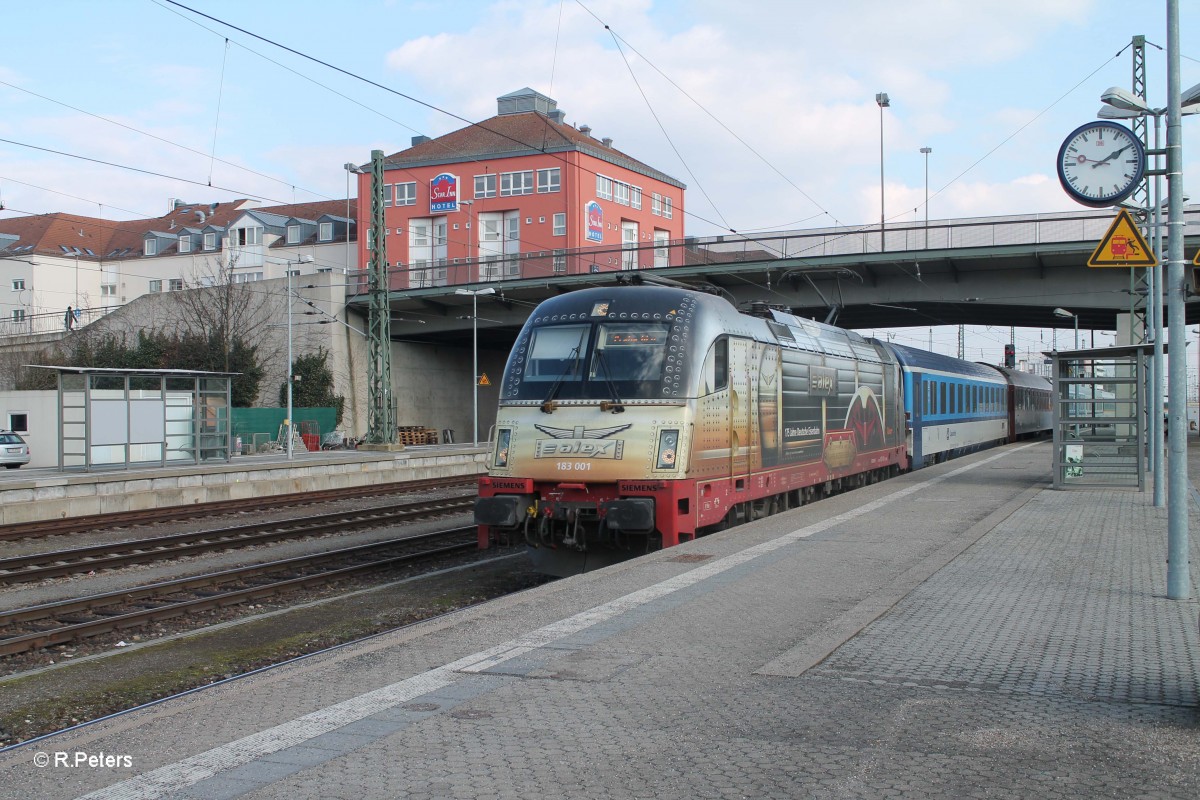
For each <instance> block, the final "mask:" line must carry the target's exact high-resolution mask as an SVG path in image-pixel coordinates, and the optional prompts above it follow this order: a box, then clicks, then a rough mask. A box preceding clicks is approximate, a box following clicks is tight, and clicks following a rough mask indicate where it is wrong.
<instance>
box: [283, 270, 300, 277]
mask: <svg viewBox="0 0 1200 800" xmlns="http://www.w3.org/2000/svg"><path fill="white" fill-rule="evenodd" d="M283 274H284V277H287V276H289V275H290V276H291V277H293V278H295V277H297V276H299V274H300V270H298V269H289V270H287V271H286V272H284V273H283Z"/></svg>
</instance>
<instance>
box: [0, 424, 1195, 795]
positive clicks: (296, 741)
mask: <svg viewBox="0 0 1200 800" xmlns="http://www.w3.org/2000/svg"><path fill="white" fill-rule="evenodd" d="M1050 459H1051V448H1050V444H1049V443H1048V442H1042V443H1036V444H1018V445H1010V446H1007V447H1003V448H999V449H996V450H991V451H986V452H984V453H979V454H975V455H973V456H969V457H966V458H962V459H958V460H955V461H952V462H949V463H946V464H942V465H938V466H936V467H931V468H929V469H924V470H920V471H918V472H916V473H911V474H908V475H903V476H900V477H898V478H896V479H893V480H890V481H886V482H884V483H880V484H876V485H873V486H868V487H865V488H862V489H858V490H856V491H853V492H849V493H846V494H843V495H840V496H837V497H832V498H828V499H826V500H822V501H820V502H818V503H815V504H812V505H810V506H807V507H804V508H801V509H796V510H794V511H791V512H787V513H785V514H780V515H777V516H774V517H770V518H767V519H764V520H760V521H757V522H754V523H750V524H747V525H743V526H740V527H738V528H734V529H730V530H728V531H724V532H722V533H719V534H715V535H712V536H708V537H705V538H703V539H700V540H697V541H695V542H690V543H687V544H684V545H681V546H679V547H677V548H671V549H669V550H665V551H662V552H659V553H656V554H653V555H651V556H647V557H644V558H641V559H637V560H635V561H630V562H626V563H622V564H618V565H615V566H613V567H609V568H607V569H604V570H600V571H597V572H593V573H589V574H586V575H582V576H577V577H574V578H569V579H565V580H562V581H557V582H554V583H551V584H546V585H544V586H541V587H538V588H536V589H532V590H529V591H526V592H523V593H521V594H518V595H513V596H510V597H507V598H504V599H502V600H499V601H496V602H491V603H487V604H484V605H481V606H477V607H475V608H472V609H468V610H465V611H461V612H457V613H454V614H450V615H447V616H444V617H440V618H437V619H433V620H428V621H426V622H423V623H419V624H416V625H413V626H410V627H407V628H404V629H400V630H397V631H394V632H391V633H387V634H384V635H380V636H377V637H375V638H372V639H369V640H366V641H363V642H358V643H355V644H352V645H348V646H344V647H342V648H340V649H337V650H333V651H329V652H326V653H322V654H318V655H315V656H311V657H309V658H306V659H302V660H298V661H295V662H291V663H289V664H286V665H283V666H281V667H278V668H273V669H270V670H267V671H263V672H259V673H256V674H253V675H250V676H247V677H243V678H240V679H237V680H232V681H228V682H225V683H222V684H218V685H215V686H213V687H210V688H208V689H205V690H202V691H196V692H193V693H191V694H188V695H186V696H182V697H178V698H172V699H170V700H167V701H164V702H161V703H159V704H158V705H155V706H151V707H147V708H143V709H139V710H136V711H133V712H130V713H127V714H123V715H119V716H116V717H112V718H109V719H107V720H102V721H99V722H97V723H93V724H91V725H87V726H83V727H80V728H77V729H74V730H72V731H68V732H66V733H63V734H59V735H56V736H54V737H50V738H47V739H43V740H40V741H36V742H32V743H29V744H27V745H24V746H21V747H19V748H16V749H13V750H10V751H8V752H5V753H0V796H3V797H39V798H58V797H76V796H87V797H89V798H152V797H187V798H209V799H210V800H217V798H233V797H246V798H255V799H256V800H260V799H265V798H280V799H281V800H283V799H285V798H286V800H302V798H354V800H360V798H363V797H384V796H387V797H404V798H447V797H455V798H458V797H461V798H529V797H552V798H560V797H564V798H649V797H656V798H681V799H682V798H687V799H688V800H692V798H710V797H711V798H732V797H745V798H776V797H777V798H795V797H809V796H811V797H822V798H823V797H912V798H917V797H920V798H925V797H955V798H959V797H1043V798H1045V797H1048V798H1054V797H1071V798H1078V797H1130V796H1140V797H1180V798H1195V797H1197V796H1200V709H1198V708H1197V704H1198V702H1200V641H1198V638H1197V615H1198V613H1200V602H1198V601H1197V599H1196V598H1197V596H1198V593H1197V592H1196V590H1195V589H1193V599H1192V600H1190V601H1174V600H1168V599H1166V597H1165V595H1166V591H1165V584H1166V566H1165V563H1164V562H1165V557H1166V524H1167V523H1166V509H1156V508H1154V507H1153V504H1152V495H1151V493H1150V492H1145V493H1138V492H1136V491H1112V490H1106V491H1092V490H1072V491H1053V490H1051V489H1050V488H1049V485H1050ZM1193 474H1196V473H1195V472H1194V471H1193ZM1191 531H1192V535H1191V543H1192V563H1193V565H1194V568H1193V571H1192V577H1193V581H1195V579H1196V577H1197V573H1198V572H1200V569H1196V568H1195V565H1200V560H1198V559H1197V558H1196V554H1197V553H1198V552H1200V544H1198V540H1200V515H1197V513H1196V506H1195V504H1194V503H1193V504H1192V514H1191ZM60 754H61V755H60ZM80 754H83V755H82V759H83V761H82V763H81V762H80V761H79V759H80V758H81V756H80ZM93 756H95V757H99V759H100V760H99V761H98V762H96V765H95V766H89V765H88V762H87V758H88V757H93ZM105 759H108V760H105ZM45 762H48V765H46V766H41V764H42V763H45ZM68 764H69V766H68ZM77 764H80V765H77Z"/></svg>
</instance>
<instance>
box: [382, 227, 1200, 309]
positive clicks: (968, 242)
mask: <svg viewBox="0 0 1200 800" xmlns="http://www.w3.org/2000/svg"><path fill="white" fill-rule="evenodd" d="M1184 219H1185V225H1186V227H1185V234H1188V235H1194V234H1200V206H1193V207H1191V208H1189V209H1186V210H1185V214H1184ZM1112 220H1113V215H1112V212H1110V211H1094V212H1087V211H1083V212H1076V213H1055V214H1033V215H1017V216H1009V217H976V218H967V219H954V220H937V221H931V222H930V223H929V224H928V225H926V224H925V223H923V222H922V223H911V222H906V223H895V224H889V225H888V226H887V227H886V228H885V230H884V231H883V235H882V237H881V235H880V230H879V228H878V227H877V226H876V227H865V228H864V227H856V228H848V227H847V228H817V229H811V230H799V231H784V232H773V233H768V234H763V235H759V236H753V235H745V234H726V235H720V236H706V237H685V238H683V239H673V240H671V241H670V242H665V243H662V242H660V243H657V244H656V243H651V242H642V243H639V244H638V245H637V246H635V247H623V246H619V245H617V246H609V247H588V248H577V249H571V250H545V251H535V252H532V253H529V252H527V253H523V254H520V255H512V256H504V257H496V258H490V259H463V260H457V259H456V260H454V261H453V262H450V263H437V264H428V263H420V264H405V263H398V264H397V265H396V266H394V267H392V268H390V269H389V274H390V288H391V289H393V290H404V289H416V288H428V287H437V286H456V285H462V284H467V283H490V282H500V281H506V280H521V279H539V278H552V277H554V276H556V275H564V274H572V275H574V274H582V273H589V272H591V273H596V272H615V271H620V270H634V269H636V270H644V269H653V268H656V267H668V266H670V267H678V266H700V265H720V264H731V263H738V262H750V261H754V262H764V261H765V262H770V261H776V260H784V259H789V260H799V261H800V262H801V263H802V262H803V260H804V259H806V258H814V259H815V258H821V257H826V256H854V255H863V256H865V255H871V254H878V253H881V252H890V253H918V252H923V251H930V250H955V249H967V248H979V247H1001V246H1005V245H1014V246H1020V245H1039V244H1058V243H1070V242H1094V243H1096V244H1097V245H1098V244H1099V243H1100V240H1101V239H1102V238H1103V237H1104V234H1105V232H1106V231H1107V230H1108V227H1109V225H1111V224H1112ZM358 280H359V285H360V286H361V290H360V291H362V292H365V291H366V277H365V273H359V274H358Z"/></svg>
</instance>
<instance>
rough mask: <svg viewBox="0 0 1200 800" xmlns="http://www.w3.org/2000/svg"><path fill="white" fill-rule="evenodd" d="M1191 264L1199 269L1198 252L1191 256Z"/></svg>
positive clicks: (1199, 259)
mask: <svg viewBox="0 0 1200 800" xmlns="http://www.w3.org/2000/svg"><path fill="white" fill-rule="evenodd" d="M1192 263H1193V264H1195V265H1196V266H1197V267H1200V250H1197V251H1196V255H1194V256H1192Z"/></svg>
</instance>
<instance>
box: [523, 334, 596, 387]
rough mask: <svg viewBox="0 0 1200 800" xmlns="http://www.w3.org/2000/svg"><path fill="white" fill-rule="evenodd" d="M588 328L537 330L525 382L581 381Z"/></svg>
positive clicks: (530, 347)
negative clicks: (581, 366)
mask: <svg viewBox="0 0 1200 800" xmlns="http://www.w3.org/2000/svg"><path fill="white" fill-rule="evenodd" d="M589 327H590V326H588V325H560V326H557V327H553V328H538V329H537V330H535V331H534V332H533V340H532V341H531V342H530V345H529V367H528V368H527V369H526V370H525V380H526V381H544V382H554V381H559V380H561V381H581V380H583V370H582V369H581V368H580V363H581V360H582V358H583V355H584V350H585V348H586V346H587V335H588V328H589Z"/></svg>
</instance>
